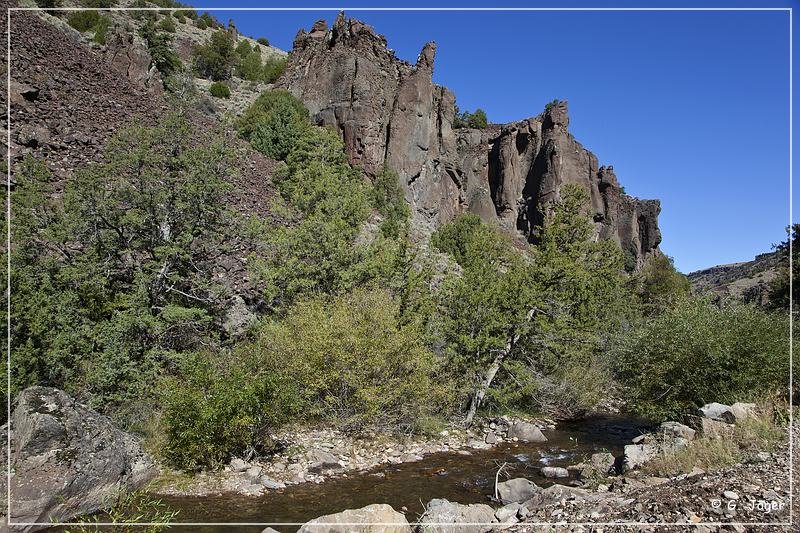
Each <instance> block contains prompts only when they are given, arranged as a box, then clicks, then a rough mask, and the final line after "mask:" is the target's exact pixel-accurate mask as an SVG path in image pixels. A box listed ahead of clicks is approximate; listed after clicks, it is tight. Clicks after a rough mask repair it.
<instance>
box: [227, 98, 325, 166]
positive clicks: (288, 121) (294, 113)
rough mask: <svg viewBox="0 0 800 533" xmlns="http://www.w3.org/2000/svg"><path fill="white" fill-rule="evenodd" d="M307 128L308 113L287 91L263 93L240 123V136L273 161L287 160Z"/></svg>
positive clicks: (238, 127) (245, 113) (244, 114)
mask: <svg viewBox="0 0 800 533" xmlns="http://www.w3.org/2000/svg"><path fill="white" fill-rule="evenodd" d="M308 127H309V120H308V110H307V109H306V108H305V106H304V105H303V104H302V102H300V101H299V100H298V99H297V98H295V97H294V96H292V94H291V93H290V92H289V91H284V90H279V91H267V92H265V93H263V94H262V95H261V96H259V97H258V99H256V101H255V102H254V103H253V104H252V105H251V106H250V107H248V108H247V110H245V112H244V113H243V114H242V116H241V118H240V119H239V121H238V123H237V130H238V132H239V134H240V135H241V136H242V137H244V138H245V139H247V140H248V141H250V143H251V144H252V145H253V147H254V148H255V149H256V150H258V151H259V152H261V153H263V154H264V155H266V156H269V157H271V158H273V159H285V158H286V157H287V156H288V154H289V152H290V150H291V149H292V148H294V147H295V146H296V145H297V142H298V139H299V137H300V135H302V134H303V131H304V130H305V129H307V128H308Z"/></svg>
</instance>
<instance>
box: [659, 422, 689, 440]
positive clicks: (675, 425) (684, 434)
mask: <svg viewBox="0 0 800 533" xmlns="http://www.w3.org/2000/svg"><path fill="white" fill-rule="evenodd" d="M661 432H662V433H663V434H664V435H665V436H668V437H681V438H683V439H686V440H694V436H695V430H693V429H692V428H690V427H689V426H685V425H683V424H681V423H679V422H663V423H662V424H661Z"/></svg>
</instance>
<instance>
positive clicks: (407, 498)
mask: <svg viewBox="0 0 800 533" xmlns="http://www.w3.org/2000/svg"><path fill="white" fill-rule="evenodd" d="M646 429H648V428H647V426H646V425H645V424H644V423H643V422H641V421H637V420H631V419H624V418H618V417H608V416H597V417H592V418H588V419H584V420H580V421H573V422H568V423H562V424H560V425H559V428H558V429H557V430H553V431H545V432H544V433H545V435H546V436H547V438H548V441H547V442H544V443H539V444H525V443H504V444H502V445H500V446H496V447H494V448H491V449H488V450H470V455H462V454H459V453H458V452H442V453H435V454H431V455H428V456H426V457H425V458H424V459H423V460H421V461H417V462H413V463H403V464H399V465H389V466H381V467H378V468H376V469H374V470H372V471H369V472H365V473H351V474H348V475H347V477H339V478H335V479H330V480H328V481H325V482H324V483H320V484H314V483H304V484H300V485H294V486H290V487H288V488H286V489H284V490H280V491H270V492H269V493H267V494H265V495H263V496H260V497H245V496H240V495H221V496H203V497H161V499H162V500H163V501H165V502H166V503H168V504H169V505H170V507H172V508H174V509H176V510H178V511H179V514H178V516H177V517H176V521H178V522H195V523H197V522H205V523H208V522H216V523H225V522H229V523H230V522H236V523H258V524H264V523H270V524H280V523H284V524H286V523H289V524H301V523H304V522H307V521H308V520H311V519H312V518H316V517H318V516H322V515H326V514H331V513H336V512H339V511H342V510H344V509H355V508H359V507H364V506H366V505H369V504H372V503H388V504H389V505H391V506H392V507H393V508H394V509H395V510H398V511H399V510H401V509H402V508H403V507H405V508H406V509H407V511H406V516H407V518H408V520H409V521H410V522H411V521H414V520H416V519H417V518H418V517H419V515H420V514H421V513H422V511H423V510H424V506H425V503H427V502H428V501H430V500H431V499H433V498H444V499H447V500H450V501H454V502H459V503H488V501H489V497H490V495H493V493H494V477H495V472H496V471H497V469H498V466H499V465H502V464H503V463H504V462H506V463H509V464H510V465H511V469H510V474H511V477H525V478H528V479H530V480H531V481H534V482H535V483H536V484H537V485H540V486H545V487H546V486H548V485H551V484H552V483H553V480H551V479H546V478H544V477H542V476H541V474H540V468H541V467H543V466H548V465H549V466H568V465H571V464H575V463H578V462H581V461H582V460H583V459H585V458H588V457H589V456H590V455H591V454H592V453H595V452H599V451H609V452H611V453H613V454H614V455H615V456H619V455H620V454H621V452H622V447H623V446H624V445H625V444H629V443H630V439H632V438H633V437H635V436H636V435H639V434H640V433H642V432H644V431H645V430H646ZM378 472H382V473H383V474H385V476H383V477H382V476H379V475H376V473H378ZM558 481H559V482H560V483H568V482H569V480H568V479H561V480H558ZM273 527H275V529H278V530H280V531H296V530H297V529H298V526H296V525H284V526H279V525H274V526H273ZM263 528H264V526H263V525H258V526H252V527H250V526H246V527H238V528H237V529H236V531H241V532H247V533H250V532H253V533H258V532H260V531H261V530H262V529H263ZM176 529H178V530H183V531H188V530H189V527H188V526H187V527H179V528H176ZM191 530H192V531H199V532H204V533H210V532H220V531H230V529H229V528H226V527H225V526H194V525H193V526H191Z"/></svg>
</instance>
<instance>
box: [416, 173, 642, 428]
mask: <svg viewBox="0 0 800 533" xmlns="http://www.w3.org/2000/svg"><path fill="white" fill-rule="evenodd" d="M587 201H588V195H587V194H586V193H585V192H584V191H583V190H582V189H580V188H579V187H570V186H566V187H564V188H563V189H562V198H561V200H559V201H558V202H555V203H554V204H553V205H551V206H550V207H551V208H550V210H549V211H548V214H547V216H546V219H545V224H544V226H543V228H540V230H541V231H540V239H541V244H540V245H539V246H538V247H536V248H534V249H532V250H530V253H529V254H528V255H527V256H523V254H521V253H520V252H519V251H518V250H517V249H515V247H514V245H513V244H512V243H511V241H510V240H509V239H508V237H507V236H505V235H504V234H501V233H500V232H499V230H497V229H496V228H493V227H491V226H489V225H487V224H485V223H483V222H482V221H481V220H480V219H479V218H478V217H477V216H475V215H462V216H461V217H458V218H457V219H456V220H455V221H454V222H453V223H451V224H448V225H445V226H443V227H442V228H440V229H439V230H438V231H437V232H436V233H435V234H434V235H433V238H432V239H431V243H432V244H433V246H434V247H436V248H438V249H439V250H441V251H443V252H446V253H448V254H450V255H451V256H452V257H453V259H454V260H455V261H456V262H457V263H458V264H459V265H460V266H461V267H462V269H463V273H462V274H461V275H460V276H454V277H451V278H450V279H449V280H447V281H446V282H445V284H444V288H443V292H442V298H443V301H442V304H441V309H442V310H443V311H442V313H443V316H442V317H441V321H442V322H441V325H440V327H439V328H440V331H441V334H442V336H443V339H442V342H443V343H444V345H445V346H446V349H447V355H448V358H449V365H450V366H451V367H452V368H454V369H456V370H455V371H454V374H455V375H457V376H460V381H461V392H462V394H463V395H464V399H465V400H466V399H467V398H469V401H470V411H469V412H468V417H467V419H468V421H469V420H470V418H471V416H473V415H474V410H475V409H476V408H477V406H480V405H481V404H482V402H483V400H484V397H485V398H486V399H488V401H489V405H488V407H494V408H499V409H508V408H511V407H512V406H515V407H517V408H528V409H536V410H538V411H545V412H549V413H552V414H554V415H560V416H569V415H575V414H579V413H581V412H582V411H585V410H586V409H588V408H590V407H592V406H593V405H594V404H596V403H597V401H598V400H599V399H600V396H601V391H602V390H603V388H604V387H605V386H606V385H607V384H608V381H609V380H608V372H607V371H606V370H605V369H604V365H603V364H602V360H601V359H600V358H599V357H598V356H597V352H598V349H599V346H600V343H601V341H602V340H603V338H604V336H606V335H607V334H608V333H609V332H610V331H613V330H614V328H615V327H616V325H617V324H618V322H617V320H618V317H619V316H620V315H621V314H622V312H621V310H622V309H624V308H625V307H626V304H625V290H624V283H623V282H624V278H623V274H622V264H621V252H620V250H619V248H618V247H615V245H613V244H610V243H608V242H594V241H593V240H592V239H591V236H592V225H591V220H590V219H589V217H588V216H586V214H585V204H586V202H587ZM587 376H592V379H586V380H584V379H580V380H579V379H576V378H577V377H587ZM495 378H497V379H496V380H495Z"/></svg>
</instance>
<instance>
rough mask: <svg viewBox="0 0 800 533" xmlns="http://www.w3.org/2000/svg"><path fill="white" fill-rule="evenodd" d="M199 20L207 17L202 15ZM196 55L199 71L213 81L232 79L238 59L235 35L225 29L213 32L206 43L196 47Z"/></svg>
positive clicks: (196, 65) (196, 64) (196, 66)
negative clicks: (234, 40)
mask: <svg viewBox="0 0 800 533" xmlns="http://www.w3.org/2000/svg"><path fill="white" fill-rule="evenodd" d="M206 15H207V13H206ZM197 20H198V22H200V21H204V20H205V19H204V18H203V17H200V18H199V19H197ZM194 56H195V68H196V69H197V71H198V73H199V74H200V75H201V76H203V77H206V78H209V79H211V80H213V81H223V80H227V79H230V77H231V73H232V71H233V68H234V67H235V66H236V64H237V61H238V56H237V55H236V50H235V48H234V42H233V37H232V36H231V34H230V33H228V32H227V31H226V30H223V29H220V30H217V31H215V32H214V33H212V34H211V38H210V39H209V40H208V42H207V43H206V44H204V45H201V46H198V47H196V48H195V50H194Z"/></svg>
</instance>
